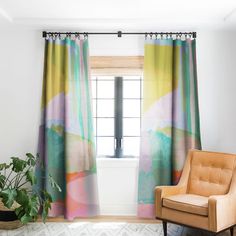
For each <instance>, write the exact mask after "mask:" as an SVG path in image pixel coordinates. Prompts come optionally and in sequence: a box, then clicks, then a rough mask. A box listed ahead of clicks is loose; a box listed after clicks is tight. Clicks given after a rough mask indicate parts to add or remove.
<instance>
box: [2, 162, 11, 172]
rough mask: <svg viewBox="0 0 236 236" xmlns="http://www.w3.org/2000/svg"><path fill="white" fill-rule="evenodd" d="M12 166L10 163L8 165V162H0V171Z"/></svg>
mask: <svg viewBox="0 0 236 236" xmlns="http://www.w3.org/2000/svg"><path fill="white" fill-rule="evenodd" d="M9 167H10V165H7V164H6V163H2V164H0V171H1V170H6V169H8V168H9Z"/></svg>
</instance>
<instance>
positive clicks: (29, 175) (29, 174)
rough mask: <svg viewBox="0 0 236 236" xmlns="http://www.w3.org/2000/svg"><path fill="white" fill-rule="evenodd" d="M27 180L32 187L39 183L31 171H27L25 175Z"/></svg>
mask: <svg viewBox="0 0 236 236" xmlns="http://www.w3.org/2000/svg"><path fill="white" fill-rule="evenodd" d="M25 176H26V179H27V180H28V181H29V182H30V183H31V185H34V184H36V183H37V178H36V176H35V175H34V172H33V171H31V170H28V171H26V173H25Z"/></svg>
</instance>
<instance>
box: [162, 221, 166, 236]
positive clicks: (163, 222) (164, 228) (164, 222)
mask: <svg viewBox="0 0 236 236" xmlns="http://www.w3.org/2000/svg"><path fill="white" fill-rule="evenodd" d="M162 226H163V232H164V236H167V222H166V221H162Z"/></svg>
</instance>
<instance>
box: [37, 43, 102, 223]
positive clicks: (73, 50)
mask: <svg viewBox="0 0 236 236" xmlns="http://www.w3.org/2000/svg"><path fill="white" fill-rule="evenodd" d="M88 58H89V56H88V40H87V39H84V40H78V39H75V40H72V39H70V38H65V39H58V38H57V39H52V38H50V39H46V41H45V60H44V81H43V94H42V107H41V114H42V116H41V125H40V131H39V147H38V150H39V154H40V157H41V158H42V160H43V162H44V165H45V173H48V174H51V175H52V177H53V178H54V179H55V180H56V182H57V183H58V184H59V186H60V187H61V188H62V192H58V191H55V190H54V189H52V188H51V185H50V184H49V179H47V178H45V181H41V182H40V183H39V186H40V188H42V189H47V191H49V192H50V193H51V194H52V196H53V204H52V209H51V210H50V212H49V215H50V216H58V215H64V217H65V218H67V219H73V218H74V217H89V216H94V215H97V214H98V210H99V209H98V198H97V196H98V193H97V176H96V159H95V146H94V136H93V122H92V108H91V88H90V80H89V61H88ZM37 174H38V175H43V173H40V172H39V171H37ZM45 176H47V175H45Z"/></svg>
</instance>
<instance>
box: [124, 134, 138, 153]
mask: <svg viewBox="0 0 236 236" xmlns="http://www.w3.org/2000/svg"><path fill="white" fill-rule="evenodd" d="M139 149H140V138H139V137H124V139H123V154H124V156H139Z"/></svg>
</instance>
